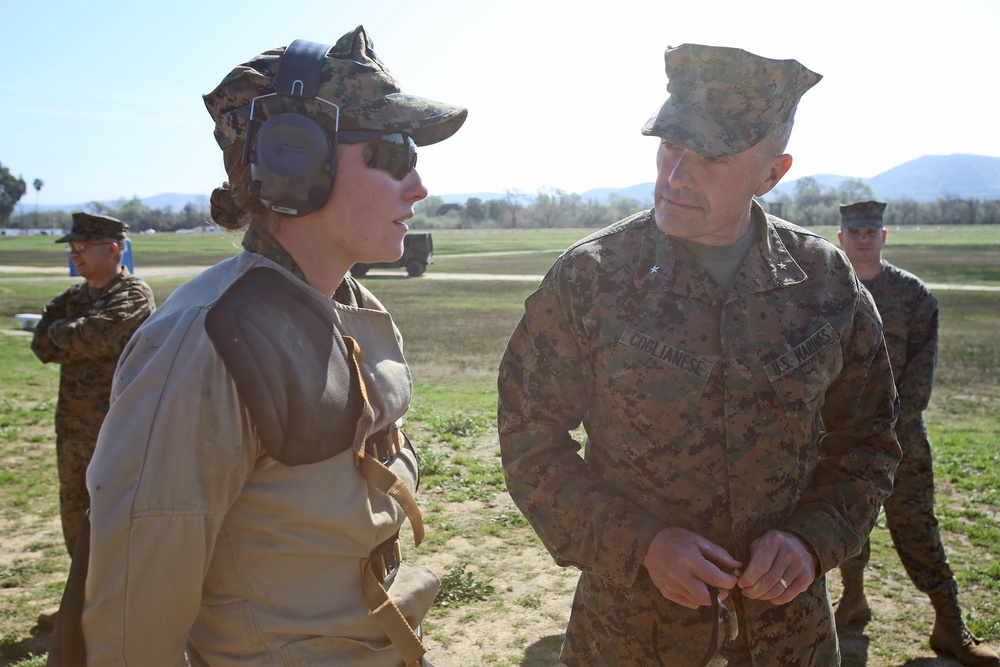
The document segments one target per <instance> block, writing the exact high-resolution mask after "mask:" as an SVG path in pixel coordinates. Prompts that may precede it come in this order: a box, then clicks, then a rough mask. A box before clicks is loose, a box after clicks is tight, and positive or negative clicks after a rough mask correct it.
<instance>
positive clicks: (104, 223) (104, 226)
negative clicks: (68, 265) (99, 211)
mask: <svg viewBox="0 0 1000 667" xmlns="http://www.w3.org/2000/svg"><path fill="white" fill-rule="evenodd" d="M127 229H128V225H126V224H125V223H124V222H122V221H121V220H119V219H118V218H112V217H111V216H110V215H93V214H91V213H82V212H77V213H74V214H73V229H72V230H70V233H69V234H67V235H66V236H63V237H61V238H58V239H56V243H69V242H70V241H94V240H96V239H115V240H116V241H120V240H121V239H123V238H125V230H127Z"/></svg>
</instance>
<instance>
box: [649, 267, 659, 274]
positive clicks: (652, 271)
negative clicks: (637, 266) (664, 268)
mask: <svg viewBox="0 0 1000 667" xmlns="http://www.w3.org/2000/svg"><path fill="white" fill-rule="evenodd" d="M659 270H660V267H658V266H654V267H653V268H651V269H650V270H649V272H650V273H656V272H657V271H659Z"/></svg>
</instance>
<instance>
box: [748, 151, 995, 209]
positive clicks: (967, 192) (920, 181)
mask: <svg viewBox="0 0 1000 667" xmlns="http://www.w3.org/2000/svg"><path fill="white" fill-rule="evenodd" d="M811 178H814V179H816V182H817V183H819V185H820V186H822V187H824V188H836V187H837V186H838V185H839V184H840V182H841V181H844V180H848V179H854V180H859V181H861V182H862V183H864V184H865V185H867V186H868V187H870V188H871V189H872V191H873V192H874V194H875V198H876V199H879V200H883V201H888V200H900V199H913V200H915V201H919V202H931V201H934V200H936V199H942V198H946V197H957V198H959V199H1000V157H987V156H985V155H965V154H956V155H925V156H923V157H919V158H917V159H916V160H910V161H909V162H905V163H903V164H901V165H899V166H898V167H893V168H892V169H890V170H888V171H885V172H882V173H881V174H878V175H877V176H873V177H872V178H854V177H851V176H834V175H831V174H818V175H816V176H812V177H811ZM797 181H798V179H796V180H794V181H789V182H787V183H779V184H778V186H777V187H776V188H775V189H774V190H773V191H772V192H773V193H781V192H784V193H787V194H788V195H789V196H792V195H793V194H794V192H795V184H796V182H797ZM768 196H770V194H769V195H768ZM768 196H765V197H764V199H767V198H768Z"/></svg>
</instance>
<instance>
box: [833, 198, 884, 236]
mask: <svg viewBox="0 0 1000 667" xmlns="http://www.w3.org/2000/svg"><path fill="white" fill-rule="evenodd" d="M885 207H886V204H885V203H884V202H880V201H859V202H854V203H853V204H841V205H840V226H841V227H843V228H844V229H860V228H866V229H882V227H883V222H882V213H883V212H884V211H885Z"/></svg>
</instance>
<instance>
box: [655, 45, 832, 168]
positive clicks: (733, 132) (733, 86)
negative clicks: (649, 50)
mask: <svg viewBox="0 0 1000 667" xmlns="http://www.w3.org/2000/svg"><path fill="white" fill-rule="evenodd" d="M664 59H665V60H666V68H667V79H668V82H667V92H668V93H670V96H669V97H668V98H667V101H666V102H664V103H663V105H662V106H661V107H660V108H659V109H658V110H657V111H656V112H655V113H654V114H653V115H652V116H651V117H650V119H649V120H647V121H646V124H645V125H644V126H643V128H642V133H643V134H645V135H651V136H656V137H665V138H669V139H672V140H674V141H676V142H677V143H678V144H680V145H681V146H684V147H685V148H688V149H690V150H693V151H695V152H696V153H699V154H701V155H705V156H708V157H724V156H727V155H735V154H736V153H742V152H743V151H745V150H747V149H748V148H751V147H753V146H755V145H757V144H758V143H760V142H761V141H762V140H763V139H764V137H766V136H767V135H768V134H770V133H771V131H772V130H774V129H775V128H776V127H777V126H778V125H779V124H780V123H783V122H785V121H786V120H788V119H790V118H791V117H792V116H793V115H794V114H795V107H796V106H798V103H799V98H801V97H802V95H803V94H804V93H805V92H806V91H807V90H809V89H810V88H812V87H813V86H814V85H816V84H817V83H818V82H819V80H820V79H822V78H823V77H822V76H820V75H819V74H817V73H815V72H813V71H811V70H809V69H806V68H805V67H803V66H802V64H801V63H799V62H798V61H796V60H772V59H770V58H762V57H760V56H758V55H755V54H753V53H750V52H748V51H744V50H743V49H735V48H729V47H723V46H705V45H703V44H681V45H680V46H678V47H668V48H667V51H666V53H665V55H664Z"/></svg>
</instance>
